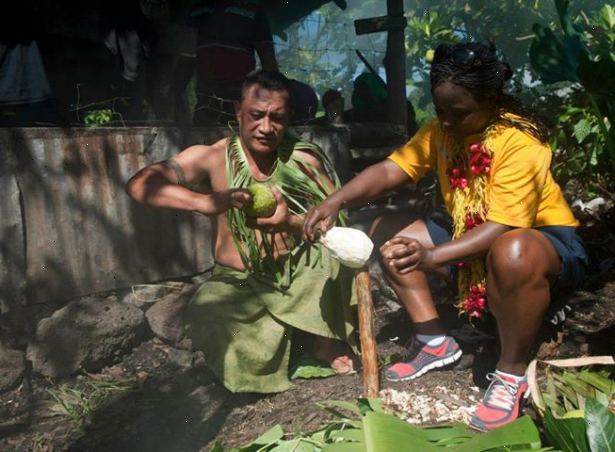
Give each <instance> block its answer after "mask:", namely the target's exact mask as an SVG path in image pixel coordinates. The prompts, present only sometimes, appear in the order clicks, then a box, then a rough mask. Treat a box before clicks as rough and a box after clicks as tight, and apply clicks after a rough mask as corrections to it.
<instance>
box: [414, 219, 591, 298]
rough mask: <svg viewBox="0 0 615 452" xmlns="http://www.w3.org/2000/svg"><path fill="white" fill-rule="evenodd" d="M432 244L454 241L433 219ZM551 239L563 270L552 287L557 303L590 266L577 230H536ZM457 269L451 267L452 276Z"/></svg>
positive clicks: (570, 290) (565, 228)
mask: <svg viewBox="0 0 615 452" xmlns="http://www.w3.org/2000/svg"><path fill="white" fill-rule="evenodd" d="M425 224H426V226H427V231H428V232H429V236H430V237H431V240H432V242H433V243H434V244H435V245H436V246H437V245H441V244H442V243H444V242H448V241H450V240H451V239H452V232H451V230H449V229H448V228H446V227H443V226H441V225H440V224H438V223H436V222H435V221H433V220H432V219H428V220H427V221H426V222H425ZM535 229H536V230H537V231H539V232H540V233H542V234H544V236H545V237H546V238H547V239H549V241H550V242H551V244H552V245H553V248H555V251H557V254H559V257H560V260H561V262H562V268H561V270H560V273H559V275H558V277H557V281H555V283H554V284H553V286H552V287H551V299H552V300H553V301H556V300H557V298H558V297H559V296H562V295H564V294H566V293H569V292H572V291H573V290H575V289H577V288H578V287H579V286H580V285H581V284H582V283H583V280H584V279H585V273H586V271H587V266H588V258H587V252H586V251H585V246H584V245H583V242H582V240H581V238H580V237H579V235H578V234H577V233H576V228H575V227H573V226H543V227H540V228H535ZM456 269H457V267H455V266H451V274H452V275H454V274H455V273H456Z"/></svg>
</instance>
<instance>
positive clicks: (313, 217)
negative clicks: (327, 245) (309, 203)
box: [303, 199, 340, 243]
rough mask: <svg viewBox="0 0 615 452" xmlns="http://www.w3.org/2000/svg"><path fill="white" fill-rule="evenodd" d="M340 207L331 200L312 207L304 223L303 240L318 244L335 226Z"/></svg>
mask: <svg viewBox="0 0 615 452" xmlns="http://www.w3.org/2000/svg"><path fill="white" fill-rule="evenodd" d="M339 212H340V205H339V204H338V203H336V202H334V201H332V200H331V199H326V200H324V201H323V202H321V203H320V204H318V205H316V206H314V207H312V208H311V209H310V210H309V211H308V213H307V214H306V215H305V221H304V223H303V240H306V241H308V242H312V243H313V242H316V241H317V240H318V239H319V238H320V237H322V236H323V235H324V234H325V232H327V231H328V230H329V229H331V228H332V227H333V226H335V222H336V221H337V216H338V215H339Z"/></svg>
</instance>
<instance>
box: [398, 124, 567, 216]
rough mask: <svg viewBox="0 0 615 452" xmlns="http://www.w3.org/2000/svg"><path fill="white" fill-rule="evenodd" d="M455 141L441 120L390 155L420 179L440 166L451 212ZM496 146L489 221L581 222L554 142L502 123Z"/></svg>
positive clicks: (471, 139) (474, 140) (466, 142)
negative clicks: (556, 172)
mask: <svg viewBox="0 0 615 452" xmlns="http://www.w3.org/2000/svg"><path fill="white" fill-rule="evenodd" d="M479 141H480V135H475V136H471V137H467V138H466V139H465V140H464V146H466V147H468V146H469V145H470V144H472V143H477V142H479ZM453 144H454V141H453V139H452V138H451V137H449V136H448V135H446V134H444V133H443V132H442V130H441V128H440V123H439V121H438V120H437V119H435V120H433V121H431V122H430V123H429V124H427V125H426V126H424V127H422V128H421V129H420V130H419V131H418V132H417V133H416V135H414V137H412V139H411V140H410V141H409V142H408V143H406V144H405V145H404V146H403V147H401V148H399V149H397V150H396V151H394V152H393V153H392V154H391V155H390V156H389V158H390V159H391V160H392V161H393V162H395V163H396V164H397V165H398V166H399V167H400V168H401V169H402V170H403V171H404V172H406V173H407V174H408V176H410V177H411V178H412V180H413V181H415V182H416V181H418V180H420V179H421V178H422V177H423V176H424V175H425V174H426V173H427V172H428V171H429V170H430V169H435V170H436V171H437V173H438V180H439V182H440V187H441V190H442V196H443V197H444V202H445V204H446V207H447V209H448V211H449V212H451V211H452V208H453V206H452V202H453V192H452V190H451V189H450V185H449V181H448V176H447V175H446V166H447V148H451V147H452V145H453ZM492 147H493V149H490V150H491V151H492V153H493V156H492V159H491V172H490V174H489V176H488V179H487V193H488V195H487V196H488V197H487V205H488V213H487V220H488V221H494V222H496V223H500V224H505V225H507V226H513V227H519V228H529V227H540V226H578V224H579V223H578V221H577V220H576V219H575V217H574V215H573V214H572V211H571V210H570V207H568V203H567V202H566V200H565V199H564V196H563V195H562V191H561V189H560V187H559V185H557V183H555V181H554V180H553V176H552V175H551V171H550V170H549V167H550V165H551V149H550V148H549V147H548V146H546V145H544V144H542V143H540V142H539V141H538V140H536V139H535V138H534V137H532V136H530V135H528V134H526V133H524V132H522V131H520V130H518V129H515V128H513V127H502V128H501V129H500V130H498V132H497V136H495V137H493V146H492Z"/></svg>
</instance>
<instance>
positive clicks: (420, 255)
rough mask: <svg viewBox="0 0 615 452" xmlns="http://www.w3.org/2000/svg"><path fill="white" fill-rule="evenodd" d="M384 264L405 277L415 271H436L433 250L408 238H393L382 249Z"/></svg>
mask: <svg viewBox="0 0 615 452" xmlns="http://www.w3.org/2000/svg"><path fill="white" fill-rule="evenodd" d="M380 254H381V255H382V259H383V261H384V264H385V265H386V266H387V267H390V268H392V269H394V270H395V271H397V273H399V274H401V275H404V274H406V273H410V272H412V271H415V270H435V269H436V268H437V267H438V266H437V265H436V264H435V262H434V261H433V253H432V249H430V248H425V247H424V246H423V245H421V244H420V243H419V242H417V241H416V240H414V239H411V238H408V237H401V236H397V237H393V238H392V239H391V240H389V241H387V242H386V243H385V244H384V245H382V246H381V247H380Z"/></svg>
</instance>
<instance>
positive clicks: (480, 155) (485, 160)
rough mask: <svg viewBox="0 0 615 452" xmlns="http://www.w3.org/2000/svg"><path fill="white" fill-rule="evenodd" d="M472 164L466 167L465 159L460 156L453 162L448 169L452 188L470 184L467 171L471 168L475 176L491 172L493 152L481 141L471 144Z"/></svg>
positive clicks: (464, 186)
mask: <svg viewBox="0 0 615 452" xmlns="http://www.w3.org/2000/svg"><path fill="white" fill-rule="evenodd" d="M469 153H470V162H469V163H470V164H469V168H466V165H465V164H464V161H463V160H462V159H460V158H455V159H453V161H452V162H451V166H450V167H449V168H448V169H447V170H446V174H447V176H448V181H449V183H450V185H451V188H452V189H453V190H454V189H456V188H462V189H463V188H466V187H467V186H468V183H469V182H468V178H467V177H466V173H467V171H468V170H469V171H470V172H471V173H472V174H473V175H474V176H480V175H481V174H489V173H490V172H491V153H490V152H489V150H488V149H487V148H486V147H485V146H484V145H483V144H481V143H474V144H471V145H470V147H469Z"/></svg>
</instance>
